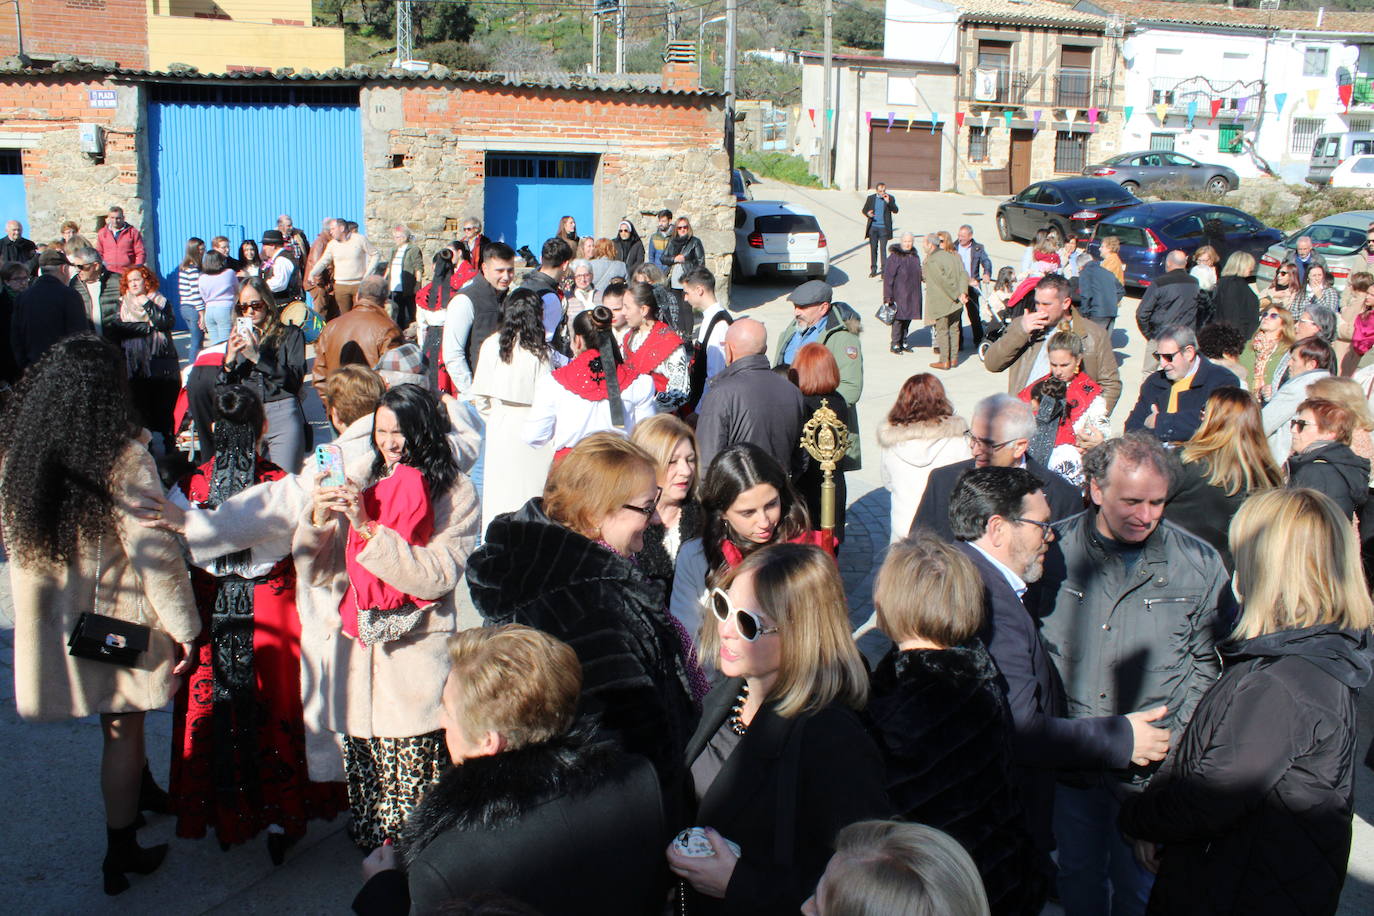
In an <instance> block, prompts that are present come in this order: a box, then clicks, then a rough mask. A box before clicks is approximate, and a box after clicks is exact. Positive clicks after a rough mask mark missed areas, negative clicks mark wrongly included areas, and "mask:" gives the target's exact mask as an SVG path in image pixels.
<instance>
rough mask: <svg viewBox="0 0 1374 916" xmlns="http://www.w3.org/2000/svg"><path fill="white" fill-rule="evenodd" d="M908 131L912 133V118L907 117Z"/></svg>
mask: <svg viewBox="0 0 1374 916" xmlns="http://www.w3.org/2000/svg"><path fill="white" fill-rule="evenodd" d="M906 132H907V133H911V118H907V119H906Z"/></svg>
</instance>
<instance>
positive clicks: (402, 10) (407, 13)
mask: <svg viewBox="0 0 1374 916" xmlns="http://www.w3.org/2000/svg"><path fill="white" fill-rule="evenodd" d="M413 10H414V3H413V0H398V2H397V4H396V60H395V62H394V63H392V65H391V66H393V67H400V66H402V65H404V64H405V62H406V61H408V60H414V58H415V32H414V22H415V18H414V14H413Z"/></svg>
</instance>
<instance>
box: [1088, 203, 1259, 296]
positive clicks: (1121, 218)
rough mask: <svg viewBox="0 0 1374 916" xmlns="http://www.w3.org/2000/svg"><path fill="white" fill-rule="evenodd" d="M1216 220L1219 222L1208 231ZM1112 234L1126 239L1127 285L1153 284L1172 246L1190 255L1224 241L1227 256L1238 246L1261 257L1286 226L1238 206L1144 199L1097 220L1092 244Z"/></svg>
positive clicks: (1123, 247) (1123, 249) (1123, 246)
mask: <svg viewBox="0 0 1374 916" xmlns="http://www.w3.org/2000/svg"><path fill="white" fill-rule="evenodd" d="M1213 220H1215V221H1216V223H1215V225H1212V226H1210V229H1211V231H1210V232H1209V224H1210V223H1212V221H1213ZM1108 236H1115V237H1117V238H1119V239H1120V240H1121V260H1122V262H1123V263H1124V264H1125V267H1126V285H1127V286H1149V285H1150V281H1152V280H1153V279H1154V278H1155V277H1157V276H1159V275H1160V274H1161V273H1163V272H1164V256H1165V255H1166V254H1167V253H1168V252H1170V251H1174V250H1179V251H1186V252H1187V253H1188V254H1189V255H1191V254H1192V253H1193V252H1194V251H1196V250H1197V249H1198V248H1201V247H1202V246H1203V245H1208V244H1215V243H1216V242H1217V241H1219V242H1220V243H1221V247H1222V248H1224V249H1225V250H1224V251H1223V252H1222V257H1223V258H1225V257H1227V256H1228V255H1230V254H1231V253H1232V252H1236V251H1248V252H1250V253H1251V254H1253V255H1254V256H1255V257H1256V258H1259V257H1260V256H1261V255H1262V254H1264V251H1265V249H1267V248H1268V247H1269V246H1270V245H1273V244H1275V243H1277V242H1279V241H1281V240H1282V239H1283V233H1282V232H1280V231H1279V230H1277V229H1272V228H1270V227H1269V226H1266V225H1264V224H1263V223H1261V222H1260V221H1259V220H1257V219H1255V218H1254V217H1253V216H1251V215H1250V214H1248V213H1244V212H1242V211H1240V210H1237V209H1236V208H1235V207H1221V206H1217V205H1216V204H1199V203H1189V202H1186V201H1159V202H1157V203H1148V204H1141V205H1140V206H1138V207H1132V208H1131V209H1129V210H1126V211H1123V212H1121V213H1115V214H1113V215H1111V216H1109V217H1107V218H1106V219H1104V220H1102V221H1101V222H1099V223H1098V224H1097V230H1096V232H1095V233H1094V235H1093V241H1092V244H1091V245H1090V246H1089V247H1090V249H1092V250H1093V251H1094V252H1096V251H1097V250H1098V249H1099V248H1100V247H1101V244H1102V240H1103V239H1105V238H1107V237H1108Z"/></svg>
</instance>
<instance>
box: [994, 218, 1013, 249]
mask: <svg viewBox="0 0 1374 916" xmlns="http://www.w3.org/2000/svg"><path fill="white" fill-rule="evenodd" d="M997 237H998V238H999V239H1001V240H1002V241H1004V242H1010V241H1014V240H1015V238H1016V237H1015V236H1014V235H1012V234H1011V227H1010V226H1008V225H1007V217H1006V214H1003V213H999V214H997Z"/></svg>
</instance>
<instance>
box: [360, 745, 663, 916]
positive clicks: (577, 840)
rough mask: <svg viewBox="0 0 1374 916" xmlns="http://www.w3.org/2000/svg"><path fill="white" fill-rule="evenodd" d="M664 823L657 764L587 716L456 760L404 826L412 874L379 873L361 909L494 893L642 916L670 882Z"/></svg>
mask: <svg viewBox="0 0 1374 916" xmlns="http://www.w3.org/2000/svg"><path fill="white" fill-rule="evenodd" d="M664 829H665V828H664V823H663V806H662V799H661V794H660V789H659V785H658V777H657V774H656V773H655V772H654V769H653V767H651V766H650V765H649V763H648V761H646V760H644V759H643V758H642V757H635V756H630V755H627V754H625V753H624V752H623V751H621V750H620V749H618V748H616V747H615V746H614V745H612V744H609V743H606V742H598V741H596V740H595V739H594V738H593V737H592V736H591V730H590V729H589V728H587V727H585V726H583V727H580V728H579V729H577V730H575V731H574V732H573V733H571V734H568V735H564V736H563V737H560V738H556V739H554V740H552V741H547V742H544V743H542V744H537V745H533V746H530V747H524V748H520V749H519V750H515V751H506V752H503V753H500V754H497V755H495V756H492V757H476V758H473V759H471V760H468V761H466V762H464V763H463V764H462V765H461V766H455V767H452V768H451V769H449V770H448V771H447V772H446V773H444V775H443V776H441V777H440V778H439V781H438V782H436V783H435V784H434V785H433V786H431V787H430V789H429V791H427V792H426V793H425V796H424V798H423V799H422V800H421V801H420V804H419V805H418V806H417V807H416V808H415V810H414V811H413V812H412V813H411V815H410V817H409V818H408V819H407V820H406V824H405V827H404V829H403V830H402V832H401V839H400V852H401V856H402V859H403V861H404V863H405V876H404V878H403V877H402V875H401V873H400V872H383V873H382V874H380V875H378V876H376V877H374V878H373V879H372V880H371V881H369V882H368V883H367V885H365V886H364V888H363V890H362V892H361V893H360V894H359V895H358V898H357V899H356V900H355V901H354V905H353V908H354V910H355V911H357V912H359V913H362V914H365V916H380V914H384V913H385V914H391V913H396V914H400V913H406V912H408V911H409V912H415V913H430V912H436V911H440V910H442V909H443V907H444V905H445V904H446V903H447V902H449V901H452V900H455V899H462V898H465V897H469V896H472V895H475V894H479V893H483V892H488V893H498V894H503V895H506V896H510V897H514V898H515V899H518V900H521V901H523V902H524V903H526V904H529V905H530V906H532V907H534V908H535V910H536V911H538V912H541V913H567V914H584V913H585V914H589V916H590V914H598V916H599V914H626V916H630V914H633V916H639V914H642V913H648V912H653V911H654V910H655V909H656V907H658V906H659V905H661V903H662V901H663V899H664V894H665V893H666V891H667V887H668V880H667V878H668V875H667V871H666V865H665V860H664V857H663V847H664V845H665V840H664Z"/></svg>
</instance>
